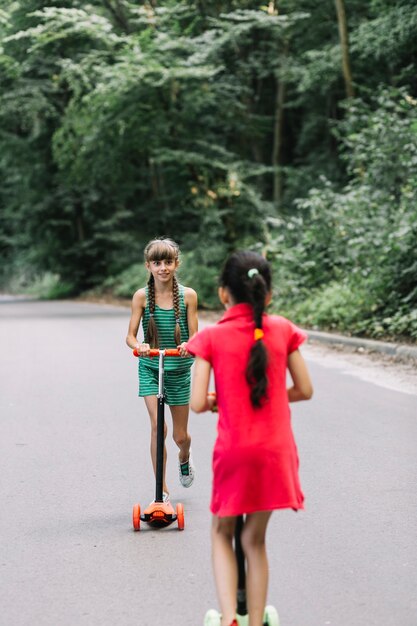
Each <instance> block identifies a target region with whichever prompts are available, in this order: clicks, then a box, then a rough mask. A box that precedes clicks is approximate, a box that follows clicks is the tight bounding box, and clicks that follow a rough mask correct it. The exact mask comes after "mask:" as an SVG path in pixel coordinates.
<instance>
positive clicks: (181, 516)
mask: <svg viewBox="0 0 417 626" xmlns="http://www.w3.org/2000/svg"><path fill="white" fill-rule="evenodd" d="M177 524H178V530H184V526H185V524H184V507H183V505H182V504H181V503H180V502H178V504H177Z"/></svg>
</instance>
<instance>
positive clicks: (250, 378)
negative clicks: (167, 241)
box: [220, 250, 271, 408]
mask: <svg viewBox="0 0 417 626" xmlns="http://www.w3.org/2000/svg"><path fill="white" fill-rule="evenodd" d="M220 285H221V286H222V287H227V288H228V289H229V291H230V293H231V294H232V296H233V299H234V301H235V302H236V303H239V302H247V303H248V304H250V305H251V306H252V309H253V317H254V322H255V328H259V329H261V328H262V321H263V320H262V316H263V313H264V310H265V299H266V296H267V293H268V292H269V291H270V290H271V267H270V265H269V263H268V261H266V259H264V258H263V257H262V256H260V255H259V254H256V253H255V252H251V251H250V250H242V251H239V252H234V253H233V254H231V255H230V256H229V257H228V259H227V260H226V263H225V265H224V267H223V271H222V274H221V277H220ZM267 365H268V353H267V350H266V346H265V343H264V341H263V340H262V339H259V338H257V337H255V335H254V340H253V344H252V347H251V350H250V354H249V361H248V364H247V367H246V381H247V383H248V385H249V390H250V399H251V403H252V406H254V407H255V408H258V407H260V406H262V403H263V401H264V399H266V396H267V388H268V378H267V375H266V369H267Z"/></svg>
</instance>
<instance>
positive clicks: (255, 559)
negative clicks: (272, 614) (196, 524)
mask: <svg viewBox="0 0 417 626" xmlns="http://www.w3.org/2000/svg"><path fill="white" fill-rule="evenodd" d="M270 517H271V511H259V512H257V513H251V514H249V515H247V517H246V521H245V524H244V526H243V530H242V535H241V541H242V548H243V551H244V553H245V557H246V562H247V572H246V596H247V603H248V613H249V625H250V626H262V623H263V614H264V609H265V603H266V596H267V590H268V558H267V555H266V547H265V535H266V528H267V526H268V522H269V519H270Z"/></svg>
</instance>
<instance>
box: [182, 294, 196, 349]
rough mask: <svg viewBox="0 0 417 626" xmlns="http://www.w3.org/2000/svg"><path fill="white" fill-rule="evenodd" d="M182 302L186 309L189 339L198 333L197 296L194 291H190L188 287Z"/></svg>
mask: <svg viewBox="0 0 417 626" xmlns="http://www.w3.org/2000/svg"><path fill="white" fill-rule="evenodd" d="M184 301H185V305H186V307H187V324H188V333H189V335H190V339H191V337H192V336H193V335H195V334H196V332H197V331H198V315H197V306H198V299H197V294H196V292H195V291H194V289H191V288H190V287H186V288H185V293H184Z"/></svg>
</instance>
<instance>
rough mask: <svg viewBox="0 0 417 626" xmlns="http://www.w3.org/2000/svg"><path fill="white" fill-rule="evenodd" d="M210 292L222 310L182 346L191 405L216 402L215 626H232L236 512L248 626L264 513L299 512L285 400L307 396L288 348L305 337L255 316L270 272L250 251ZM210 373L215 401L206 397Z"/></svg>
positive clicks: (256, 615)
mask: <svg viewBox="0 0 417 626" xmlns="http://www.w3.org/2000/svg"><path fill="white" fill-rule="evenodd" d="M219 298H220V301H221V302H222V304H223V305H224V307H225V309H226V312H225V314H224V316H223V317H222V319H221V320H220V321H219V322H218V323H217V324H216V325H214V326H211V327H208V328H205V329H204V330H202V331H201V332H200V333H198V334H197V335H195V336H194V337H193V338H192V339H191V340H190V341H189V342H188V343H187V350H188V351H189V352H190V353H191V354H194V355H195V356H196V357H197V358H196V363H195V372H194V380H193V389H192V395H191V408H192V409H193V410H194V411H196V412H197V413H201V412H203V411H208V410H213V407H214V404H215V403H217V407H218V411H219V417H218V424H217V431H218V432H217V439H216V442H215V446H214V451H213V489H212V499H211V505H210V509H211V512H212V513H213V523H212V559H213V569H214V576H215V580H216V587H217V594H218V598H219V603H220V607H221V613H222V626H229V625H232V624H234V623H235V622H234V620H235V617H236V592H237V566H236V558H235V555H234V551H233V537H234V530H235V524H236V517H237V516H239V515H246V520H245V525H244V527H243V530H242V535H241V540H242V546H243V550H244V553H245V557H246V561H247V578H246V592H247V602H248V613H249V624H250V626H261V625H262V618H263V614H264V608H265V602H266V595H267V587H268V561H267V555H266V550H265V534H266V529H267V525H268V521H269V519H270V516H271V513H272V511H273V510H274V509H281V508H291V509H294V510H298V509H302V508H303V500H304V497H303V493H302V491H301V487H300V482H299V478H298V455H297V448H296V444H295V441H294V436H293V432H292V428H291V416H290V409H289V402H297V401H299V400H308V399H309V398H311V396H312V393H313V390H312V385H311V382H310V377H309V374H308V371H307V367H306V364H305V362H304V359H303V357H302V356H301V354H300V352H299V350H298V348H299V346H300V345H301V344H302V343H303V341H304V340H305V339H306V334H305V333H304V332H303V331H302V330H301V329H299V328H297V326H295V325H294V324H293V323H292V322H290V321H289V320H287V319H285V318H284V317H280V316H276V315H267V314H266V313H265V307H266V306H267V305H268V304H269V302H270V300H271V270H270V265H269V263H268V262H267V261H266V260H265V259H264V258H263V257H262V256H260V255H258V254H256V253H253V252H246V251H243V252H236V253H234V254H232V255H231V256H230V257H229V259H228V260H227V261H226V264H225V266H224V269H223V272H222V275H221V277H220V287H219ZM287 369H288V370H289V373H290V376H291V379H292V385H291V386H290V388H289V389H287V386H286V373H287ZM211 370H213V374H214V380H215V385H216V398H214V397H213V396H210V395H208V387H209V381H210V374H211Z"/></svg>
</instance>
